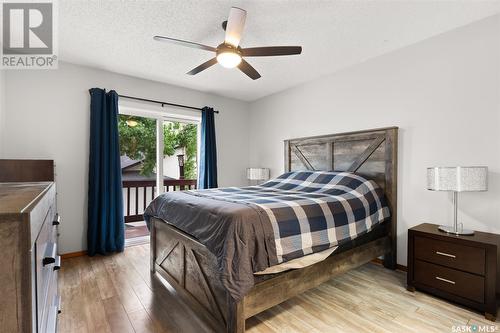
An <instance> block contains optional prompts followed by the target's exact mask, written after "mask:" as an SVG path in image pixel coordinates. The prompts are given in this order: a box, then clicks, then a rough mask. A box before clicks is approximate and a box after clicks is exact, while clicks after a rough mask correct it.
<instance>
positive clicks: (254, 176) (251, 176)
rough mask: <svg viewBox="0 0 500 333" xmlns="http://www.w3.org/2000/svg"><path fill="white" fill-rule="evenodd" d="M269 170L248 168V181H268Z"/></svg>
mask: <svg viewBox="0 0 500 333" xmlns="http://www.w3.org/2000/svg"><path fill="white" fill-rule="evenodd" d="M269 174H270V172H269V169H268V168H248V169H247V179H248V180H268V179H269Z"/></svg>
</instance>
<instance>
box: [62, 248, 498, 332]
mask: <svg viewBox="0 0 500 333" xmlns="http://www.w3.org/2000/svg"><path fill="white" fill-rule="evenodd" d="M405 278H406V277H405V273H403V272H399V271H390V270H387V269H385V268H383V267H382V266H379V265H376V264H371V263H370V264H366V265H364V266H362V267H360V268H358V269H356V270H352V271H350V272H348V273H346V274H344V275H342V276H339V277H337V278H335V279H332V280H330V281H329V282H327V283H325V284H323V285H321V286H320V287H318V288H315V289H312V290H310V291H308V292H306V293H304V294H302V295H300V296H297V297H295V298H293V299H291V300H289V301H286V302H284V303H282V304H280V305H278V306H275V307H273V308H271V309H269V310H267V311H265V312H263V313H261V314H259V315H257V316H255V317H253V318H250V319H249V320H247V323H246V324H247V332H251V333H264V332H287V333H288V332H307V333H313V332H314V333H316V332H398V333H399V332H419V333H421V332H453V326H460V325H487V326H491V325H493V326H496V324H497V323H492V322H490V321H487V320H485V319H484V317H483V316H482V315H481V314H479V313H476V312H473V311H470V310H467V309H465V308H462V307H459V306H456V305H453V304H450V303H448V302H446V301H442V300H439V299H437V298H434V297H431V296H428V295H426V294H423V293H420V292H415V293H410V292H408V291H406V289H405ZM59 281H60V292H61V295H62V311H63V312H62V313H61V314H60V316H59V328H58V332H60V333H66V332H68V333H69V332H71V333H76V332H119V333H124V332H141V333H142V332H187V333H190V332H196V333H198V332H207V331H208V332H210V330H209V329H208V328H207V327H206V326H205V325H204V324H203V323H202V322H200V321H199V319H197V317H196V315H195V314H194V313H192V312H191V311H190V310H189V309H188V308H187V307H186V306H185V305H184V304H183V303H182V302H180V301H179V300H178V298H177V297H176V295H175V291H173V290H172V289H169V290H167V289H165V288H164V287H163V286H162V285H161V282H159V281H158V279H157V278H155V277H151V276H150V273H149V245H140V246H133V247H129V248H126V250H125V252H124V253H120V254H116V255H112V256H107V257H102V256H97V257H93V258H89V257H77V258H71V259H66V260H64V262H63V265H62V268H61V271H60V280H59ZM499 328H500V325H499ZM490 329H492V328H491V327H490ZM493 329H494V330H490V331H488V332H494V331H495V330H498V328H496V329H495V328H493ZM478 331H479V330H478ZM455 332H456V330H455Z"/></svg>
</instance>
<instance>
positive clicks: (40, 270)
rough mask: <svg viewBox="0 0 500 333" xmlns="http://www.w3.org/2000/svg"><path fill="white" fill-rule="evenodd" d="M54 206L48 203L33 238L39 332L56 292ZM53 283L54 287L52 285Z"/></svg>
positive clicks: (42, 328)
mask: <svg viewBox="0 0 500 333" xmlns="http://www.w3.org/2000/svg"><path fill="white" fill-rule="evenodd" d="M54 217H55V206H54V205H50V207H49V210H48V213H47V215H46V217H45V219H44V221H43V223H41V228H40V233H39V234H38V237H37V239H36V240H35V245H34V248H35V254H36V255H35V269H36V273H35V277H36V300H37V301H36V304H37V318H38V320H37V322H38V330H39V332H45V329H44V328H45V327H46V325H47V314H48V312H47V311H48V308H49V307H50V305H51V301H50V300H51V299H52V298H53V297H54V294H55V293H57V275H56V274H55V273H56V272H55V270H54V269H55V266H56V261H57V259H58V256H57V242H56V240H57V230H56V227H55V226H54V225H53V221H54ZM54 285H55V287H54ZM54 288H55V289H54Z"/></svg>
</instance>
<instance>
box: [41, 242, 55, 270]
mask: <svg viewBox="0 0 500 333" xmlns="http://www.w3.org/2000/svg"><path fill="white" fill-rule="evenodd" d="M56 253H57V246H56V244H54V243H47V246H46V247H45V255H44V256H43V259H42V264H43V266H47V265H50V264H53V263H55V262H56Z"/></svg>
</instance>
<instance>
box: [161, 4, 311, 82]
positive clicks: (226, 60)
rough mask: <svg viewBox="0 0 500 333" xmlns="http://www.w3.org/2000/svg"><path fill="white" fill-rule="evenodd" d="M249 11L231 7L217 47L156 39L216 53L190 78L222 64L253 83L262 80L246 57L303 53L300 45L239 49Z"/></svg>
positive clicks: (195, 69)
mask: <svg viewBox="0 0 500 333" xmlns="http://www.w3.org/2000/svg"><path fill="white" fill-rule="evenodd" d="M246 17H247V12H246V11H245V10H243V9H241V8H237V7H232V8H231V10H230V11H229V18H228V19H227V21H224V22H222V29H224V30H225V31H226V36H225V39H224V42H223V43H222V44H220V45H219V46H217V47H212V46H208V45H203V44H199V43H194V42H189V41H185V40H181V39H176V38H170V37H164V36H154V39H155V40H158V41H163V42H169V43H174V44H178V45H182V46H187V47H192V48H195V49H201V50H205V51H211V52H215V57H214V58H212V59H210V60H208V61H206V62H204V63H203V64H201V65H199V66H198V67H196V68H194V69H192V70H191V71H189V72H187V74H189V75H195V74H198V73H199V72H201V71H203V70H205V69H207V68H209V67H211V66H213V65H215V64H216V63H219V64H220V65H221V66H223V67H226V68H234V67H238V68H239V69H240V70H241V71H242V72H243V73H245V74H246V75H248V76H249V77H250V78H251V79H252V80H257V79H258V78H260V74H259V72H257V71H256V70H255V68H253V67H252V66H251V65H250V64H249V63H248V62H246V61H245V59H243V58H245V57H269V56H285V55H294V54H300V53H301V52H302V47H301V46H266V47H250V48H241V47H240V46H239V43H240V40H241V35H242V33H243V28H244V26H245V19H246Z"/></svg>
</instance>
